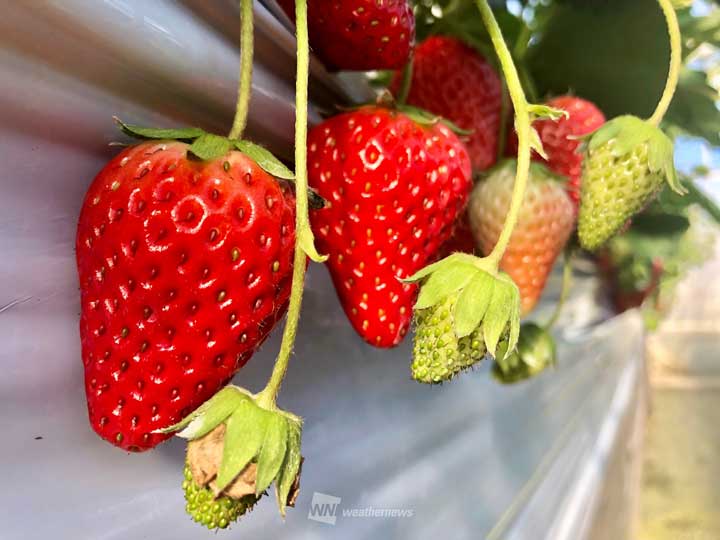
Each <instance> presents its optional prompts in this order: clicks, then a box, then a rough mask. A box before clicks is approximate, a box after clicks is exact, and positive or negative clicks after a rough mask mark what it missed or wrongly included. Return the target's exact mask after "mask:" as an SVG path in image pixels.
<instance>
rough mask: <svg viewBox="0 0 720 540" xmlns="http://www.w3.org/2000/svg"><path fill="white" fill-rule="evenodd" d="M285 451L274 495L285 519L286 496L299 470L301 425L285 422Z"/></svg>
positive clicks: (290, 421)
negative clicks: (286, 435)
mask: <svg viewBox="0 0 720 540" xmlns="http://www.w3.org/2000/svg"><path fill="white" fill-rule="evenodd" d="M287 429H288V431H287V434H288V437H287V450H286V452H285V460H284V461H283V464H282V467H281V469H280V473H279V475H278V477H277V480H276V482H275V494H276V495H277V503H278V508H279V509H280V514H281V515H282V516H283V517H285V507H286V506H287V500H288V495H289V494H290V488H292V485H293V483H294V482H295V478H296V477H297V475H298V471H299V470H300V462H301V459H302V457H301V455H300V443H301V438H302V424H300V423H299V422H295V421H292V420H288V422H287Z"/></svg>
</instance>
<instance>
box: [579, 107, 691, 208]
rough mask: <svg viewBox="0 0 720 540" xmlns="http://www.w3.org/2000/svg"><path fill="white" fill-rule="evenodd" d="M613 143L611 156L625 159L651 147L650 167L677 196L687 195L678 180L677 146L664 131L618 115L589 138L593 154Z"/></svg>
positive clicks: (589, 145) (649, 152)
mask: <svg viewBox="0 0 720 540" xmlns="http://www.w3.org/2000/svg"><path fill="white" fill-rule="evenodd" d="M611 140H612V141H613V146H612V154H613V155H614V156H615V157H622V156H624V155H626V154H628V153H630V152H632V151H633V149H635V148H636V147H637V146H639V145H641V144H647V145H648V167H649V169H650V171H651V172H653V173H662V174H663V176H664V177H665V179H666V180H667V183H668V185H669V186H670V189H672V190H673V191H674V192H676V193H677V194H678V195H684V194H685V193H687V190H686V189H685V187H684V186H683V185H682V184H681V183H680V180H679V179H678V175H677V171H676V170H675V162H674V145H673V142H672V140H671V139H670V137H668V136H667V135H665V133H663V131H662V130H661V129H660V128H658V127H656V126H653V125H652V124H650V123H649V122H646V121H645V120H642V119H640V118H638V117H637V116H630V115H625V116H618V117H617V118H614V119H612V120H610V121H609V122H607V123H606V124H605V125H603V126H602V127H600V128H599V129H598V130H597V131H595V132H594V133H593V134H592V135H591V136H590V138H589V141H588V143H587V144H588V149H589V151H590V152H593V151H594V150H596V149H597V148H599V147H600V146H602V145H604V144H606V143H608V142H610V141H611Z"/></svg>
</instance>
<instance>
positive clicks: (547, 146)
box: [508, 96, 605, 214]
mask: <svg viewBox="0 0 720 540" xmlns="http://www.w3.org/2000/svg"><path fill="white" fill-rule="evenodd" d="M546 105H548V106H549V107H553V108H555V109H562V110H564V111H567V112H568V114H569V116H568V117H564V116H563V117H561V118H560V119H559V120H557V121H553V120H538V121H536V122H535V123H533V126H534V127H535V129H536V130H537V132H538V134H539V135H540V141H542V144H543V148H544V150H545V153H546V154H547V156H548V159H547V160H545V159H543V158H542V156H540V155H538V154H536V153H535V152H533V159H534V160H535V161H539V162H542V163H545V164H546V165H547V166H548V168H549V169H550V170H551V171H553V172H555V173H557V174H561V175H562V176H565V177H566V178H567V179H568V184H567V185H568V194H569V195H570V198H571V199H572V201H573V204H574V206H575V213H576V214H577V210H578V206H579V204H580V177H581V176H582V163H583V154H582V152H580V144H581V143H582V141H580V140H578V137H582V136H583V135H588V134H589V133H592V132H593V131H595V130H596V129H598V128H599V127H600V126H602V125H603V124H604V123H605V115H603V113H602V111H601V110H600V109H598V108H597V106H595V104H594V103H592V102H590V101H588V100H586V99H582V98H579V97H577V96H559V97H556V98H553V99H551V100H549V101H548V102H547V103H546ZM508 149H509V150H510V152H511V153H512V154H513V155H516V154H517V135H516V134H515V131H514V130H511V133H510V140H509V143H508Z"/></svg>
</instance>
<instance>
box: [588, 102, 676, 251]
mask: <svg viewBox="0 0 720 540" xmlns="http://www.w3.org/2000/svg"><path fill="white" fill-rule="evenodd" d="M665 180H667V182H668V184H669V185H670V188H671V189H673V190H674V191H676V192H677V193H679V194H681V195H682V194H684V189H683V187H682V185H681V184H680V183H679V181H678V179H677V173H676V172H675V166H674V164H673V143H672V141H671V140H670V139H669V138H668V137H667V135H665V134H664V133H663V132H662V131H660V129H658V128H657V127H655V126H653V125H651V124H649V123H647V122H645V121H643V120H640V119H639V118H636V117H634V116H620V117H618V118H615V119H614V120H611V121H610V122H608V123H607V124H605V125H604V126H603V127H601V128H600V129H599V130H598V131H596V132H595V133H594V134H593V135H592V136H591V138H590V140H589V141H588V145H587V157H586V159H585V161H584V164H583V176H582V188H581V189H582V191H581V196H580V215H579V219H578V236H579V239H580V244H581V245H582V247H583V248H585V249H588V250H591V251H594V250H596V249H597V248H599V247H600V246H602V245H603V244H604V243H605V242H607V241H608V240H609V239H610V238H612V237H613V236H614V235H615V234H616V233H617V232H618V231H619V230H620V229H621V228H622V226H623V225H624V224H625V222H627V220H628V219H629V218H631V217H632V216H633V215H634V214H635V213H637V212H638V211H640V210H642V208H643V207H644V206H645V205H646V204H647V203H648V202H649V201H650V200H651V199H652V197H653V196H655V194H656V193H657V192H658V191H660V189H661V188H662V186H663V182H664V181H665Z"/></svg>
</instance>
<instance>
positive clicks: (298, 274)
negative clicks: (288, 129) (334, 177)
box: [258, 0, 310, 409]
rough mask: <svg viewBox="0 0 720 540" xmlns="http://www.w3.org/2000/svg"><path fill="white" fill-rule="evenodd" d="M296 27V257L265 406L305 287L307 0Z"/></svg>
mask: <svg viewBox="0 0 720 540" xmlns="http://www.w3.org/2000/svg"><path fill="white" fill-rule="evenodd" d="M295 28H296V32H297V75H296V78H295V208H296V215H295V234H296V240H295V257H294V259H293V265H294V266H293V276H292V290H291V292H290V304H289V306H288V313H287V322H286V323H285V328H284V330H283V337H282V343H281V344H280V352H279V353H278V357H277V360H276V361H275V366H274V367H273V371H272V374H271V375H270V380H268V383H267V385H266V386H265V388H264V389H263V390H262V391H261V392H260V394H258V403H260V404H262V405H263V406H265V407H267V408H268V409H274V408H276V399H277V395H278V392H279V391H280V386H281V385H282V381H283V379H284V378H285V373H286V372H287V368H288V363H289V362H290V355H291V354H292V349H293V345H294V344H295V336H296V334H297V327H298V321H299V320H300V308H301V306H302V295H303V288H304V286H305V267H306V261H307V252H306V251H305V249H303V245H302V239H303V238H304V237H306V235H308V234H310V233H309V231H310V223H309V220H308V181H307V118H308V109H307V107H308V69H309V64H310V47H309V45H308V28H307V0H295Z"/></svg>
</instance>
